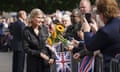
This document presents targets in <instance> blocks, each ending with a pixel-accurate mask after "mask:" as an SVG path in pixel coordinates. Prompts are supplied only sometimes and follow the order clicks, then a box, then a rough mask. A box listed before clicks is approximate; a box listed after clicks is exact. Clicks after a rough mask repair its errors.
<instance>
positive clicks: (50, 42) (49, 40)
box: [47, 38, 52, 46]
mask: <svg viewBox="0 0 120 72" xmlns="http://www.w3.org/2000/svg"><path fill="white" fill-rule="evenodd" d="M47 42H48V44H49V45H50V46H52V40H51V38H48V39H47Z"/></svg>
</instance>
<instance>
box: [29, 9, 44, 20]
mask: <svg viewBox="0 0 120 72" xmlns="http://www.w3.org/2000/svg"><path fill="white" fill-rule="evenodd" d="M40 14H44V13H43V11H42V10H41V9H38V8H34V9H32V11H31V12H30V18H33V17H34V16H37V15H40Z"/></svg>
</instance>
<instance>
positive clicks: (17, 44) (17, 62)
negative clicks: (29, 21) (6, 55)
mask: <svg viewBox="0 0 120 72" xmlns="http://www.w3.org/2000/svg"><path fill="white" fill-rule="evenodd" d="M26 18H27V14H26V12H25V11H24V10H20V11H19V12H18V20H17V21H16V22H14V24H13V25H12V26H11V30H10V31H11V34H12V35H13V40H12V48H13V67H12V69H13V71H12V72H23V71H24V60H25V53H24V49H23V43H22V31H23V30H24V28H25V20H26Z"/></svg>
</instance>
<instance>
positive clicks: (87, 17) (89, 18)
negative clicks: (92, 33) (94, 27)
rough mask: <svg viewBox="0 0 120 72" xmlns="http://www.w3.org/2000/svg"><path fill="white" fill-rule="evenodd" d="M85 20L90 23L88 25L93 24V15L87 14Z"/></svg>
mask: <svg viewBox="0 0 120 72" xmlns="http://www.w3.org/2000/svg"><path fill="white" fill-rule="evenodd" d="M85 18H86V20H87V21H88V23H91V22H92V21H91V14H90V13H86V14H85Z"/></svg>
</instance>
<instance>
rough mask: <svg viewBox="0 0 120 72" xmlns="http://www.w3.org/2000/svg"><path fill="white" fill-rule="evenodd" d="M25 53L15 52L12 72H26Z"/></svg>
mask: <svg viewBox="0 0 120 72" xmlns="http://www.w3.org/2000/svg"><path fill="white" fill-rule="evenodd" d="M24 61H25V53H24V52H23V51H13V66H12V72H24Z"/></svg>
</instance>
